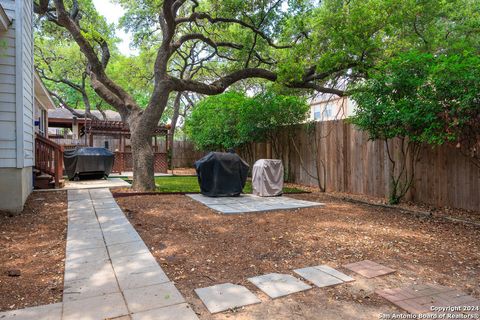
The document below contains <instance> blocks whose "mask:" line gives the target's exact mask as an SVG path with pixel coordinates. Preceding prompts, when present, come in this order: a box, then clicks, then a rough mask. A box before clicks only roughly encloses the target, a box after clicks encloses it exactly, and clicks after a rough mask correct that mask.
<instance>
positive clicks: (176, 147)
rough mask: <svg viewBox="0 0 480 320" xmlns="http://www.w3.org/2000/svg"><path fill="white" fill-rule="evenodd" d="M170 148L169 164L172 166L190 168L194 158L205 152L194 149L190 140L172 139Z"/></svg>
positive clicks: (201, 155) (196, 158)
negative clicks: (170, 157)
mask: <svg viewBox="0 0 480 320" xmlns="http://www.w3.org/2000/svg"><path fill="white" fill-rule="evenodd" d="M171 148H172V159H171V165H172V167H173V168H191V167H193V163H194V162H195V161H196V160H198V159H200V158H201V157H203V156H204V155H205V154H206V152H203V151H198V150H195V146H194V145H193V142H191V141H183V140H180V141H174V142H173V146H171Z"/></svg>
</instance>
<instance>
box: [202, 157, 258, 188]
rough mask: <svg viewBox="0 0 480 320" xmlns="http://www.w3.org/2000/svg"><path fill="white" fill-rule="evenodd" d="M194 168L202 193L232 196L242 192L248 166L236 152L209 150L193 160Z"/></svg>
mask: <svg viewBox="0 0 480 320" xmlns="http://www.w3.org/2000/svg"><path fill="white" fill-rule="evenodd" d="M195 169H196V170H197V176H198V183H199V184H200V191H201V192H202V194H203V195H205V196H209V197H232V196H238V195H240V193H242V190H243V187H245V182H246V181H247V174H248V169H249V166H248V164H247V163H246V162H245V161H243V160H242V158H240V157H239V156H238V155H237V154H234V153H223V152H210V153H209V154H207V155H206V156H205V157H203V158H202V159H200V160H198V161H196V162H195Z"/></svg>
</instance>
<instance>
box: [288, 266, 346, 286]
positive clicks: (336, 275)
mask: <svg viewBox="0 0 480 320" xmlns="http://www.w3.org/2000/svg"><path fill="white" fill-rule="evenodd" d="M293 271H294V272H295V273H296V274H298V275H299V276H301V277H303V278H305V279H307V280H308V281H310V282H311V283H313V284H314V285H316V286H317V287H319V288H322V287H329V286H334V285H337V284H341V283H345V282H350V281H354V280H355V279H353V278H351V277H349V276H347V275H346V274H344V273H341V272H340V271H337V270H335V269H333V268H331V267H329V266H327V265H321V266H315V267H308V268H302V269H295V270H293Z"/></svg>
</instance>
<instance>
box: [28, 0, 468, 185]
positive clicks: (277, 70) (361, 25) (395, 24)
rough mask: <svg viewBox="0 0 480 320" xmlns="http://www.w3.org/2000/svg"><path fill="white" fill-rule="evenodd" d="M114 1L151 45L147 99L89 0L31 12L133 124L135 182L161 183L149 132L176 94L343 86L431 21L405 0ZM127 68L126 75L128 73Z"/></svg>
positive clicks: (140, 41)
mask: <svg viewBox="0 0 480 320" xmlns="http://www.w3.org/2000/svg"><path fill="white" fill-rule="evenodd" d="M465 1H466V0H465ZM425 2H427V3H430V2H432V3H433V2H435V1H433V0H428V1H425ZM117 3H119V4H121V5H122V6H123V7H124V8H125V9H126V15H125V17H124V18H123V21H122V22H123V26H124V27H125V28H127V29H129V30H130V31H132V32H133V33H134V35H135V43H136V45H138V46H139V47H143V48H146V49H148V50H149V51H151V50H153V51H154V63H153V66H152V71H151V74H152V89H151V94H150V96H149V98H148V103H146V107H145V108H142V107H141V106H140V105H139V103H138V101H136V99H135V98H134V97H133V96H132V95H131V94H129V92H128V90H126V88H125V86H124V85H120V83H121V82H122V81H114V80H112V79H113V78H112V76H111V75H110V74H109V72H108V65H109V61H110V58H111V53H110V48H109V42H108V41H107V40H108V39H107V36H106V35H104V34H102V33H101V32H98V30H92V28H91V27H89V25H88V23H87V24H86V23H84V21H85V19H86V16H87V15H88V14H89V12H88V11H85V10H83V9H82V8H83V7H85V6H87V5H88V4H91V2H90V0H37V1H36V2H35V12H36V13H37V14H38V15H39V16H40V17H43V18H45V19H46V20H48V21H49V22H51V23H53V24H55V25H56V26H58V27H60V28H62V29H63V30H64V31H65V32H66V33H68V35H69V37H71V39H72V40H73V41H75V42H76V44H77V45H78V47H79V48H80V50H81V52H82V54H83V55H84V57H85V59H86V62H87V68H86V73H87V74H88V76H89V78H90V82H91V85H92V87H93V89H94V90H95V92H96V93H97V94H98V95H99V96H100V97H101V98H102V99H103V100H104V101H106V102H107V103H108V104H109V105H111V106H112V107H113V108H115V109H116V110H117V111H118V112H119V113H120V114H121V116H122V119H123V120H124V121H125V122H126V123H127V124H128V125H129V127H130V130H131V143H132V152H133V170H134V177H133V178H134V182H133V188H134V189H135V190H153V189H154V188H155V183H154V174H153V159H154V158H153V151H152V148H151V138H152V132H153V130H154V128H155V127H156V126H157V125H158V123H159V120H160V118H161V117H162V114H163V113H164V111H165V109H166V106H167V104H168V102H169V97H170V96H171V94H172V93H175V94H178V93H181V92H184V93H188V92H190V93H196V94H202V95H216V94H220V93H222V92H224V91H225V90H226V89H227V88H229V87H230V86H232V85H234V84H236V83H237V82H240V81H244V80H247V79H252V78H258V79H263V80H267V81H273V82H277V83H281V85H283V86H284V87H286V88H300V89H303V90H315V91H318V92H324V93H333V94H337V95H343V94H344V92H343V91H342V90H339V89H338V88H336V86H335V79H338V78H339V77H343V78H344V77H350V78H351V79H352V80H355V79H358V78H362V77H365V76H366V75H367V74H368V68H370V67H371V66H374V65H375V63H376V61H377V60H378V59H381V58H382V57H383V56H385V55H389V54H392V52H395V50H402V49H403V48H405V47H406V46H411V45H412V44H415V43H417V42H419V43H420V42H421V40H419V39H421V32H424V30H426V28H425V26H426V25H428V23H429V21H423V20H422V16H421V15H419V13H421V12H422V10H424V8H423V7H421V6H419V5H418V4H415V2H412V1H409V0H402V1H387V0H368V1H360V0H351V1H341V0H328V1H322V2H321V4H315V1H307V0H296V1H282V0H277V1H267V0H258V1H240V0H228V1H220V0H209V1H208V0H204V1H197V0H163V1H161V0H138V1H137V0H117ZM399 39H400V41H398V40H399ZM192 43H199V44H201V48H202V51H201V52H199V53H197V55H196V57H197V61H201V63H200V64H199V66H200V67H199V68H198V71H196V72H195V74H194V75H193V76H191V74H189V76H185V73H183V75H182V73H181V72H179V71H178V70H177V69H175V67H173V66H172V65H173V62H174V61H178V59H179V58H181V54H182V52H184V53H185V52H188V50H185V48H187V47H188V46H190V47H191V46H192ZM124 77H125V79H126V80H125V81H128V77H129V74H128V73H127V72H126V73H125V75H124ZM117 79H118V78H117ZM172 96H173V95H172ZM177 97H180V95H177ZM178 99H180V98H178Z"/></svg>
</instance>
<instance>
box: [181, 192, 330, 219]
mask: <svg viewBox="0 0 480 320" xmlns="http://www.w3.org/2000/svg"><path fill="white" fill-rule="evenodd" d="M187 196H189V197H190V198H192V199H194V200H196V201H198V202H200V203H202V204H204V205H206V206H207V207H209V208H210V209H213V210H215V211H219V212H221V213H224V214H237V213H248V212H261V211H273V210H291V209H299V208H308V207H316V206H323V205H324V204H323V203H318V202H312V201H304V200H298V199H293V198H289V197H286V196H281V197H258V196H255V195H252V194H242V195H241V196H239V197H215V198H213V197H207V196H204V195H202V194H188V195H187Z"/></svg>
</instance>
